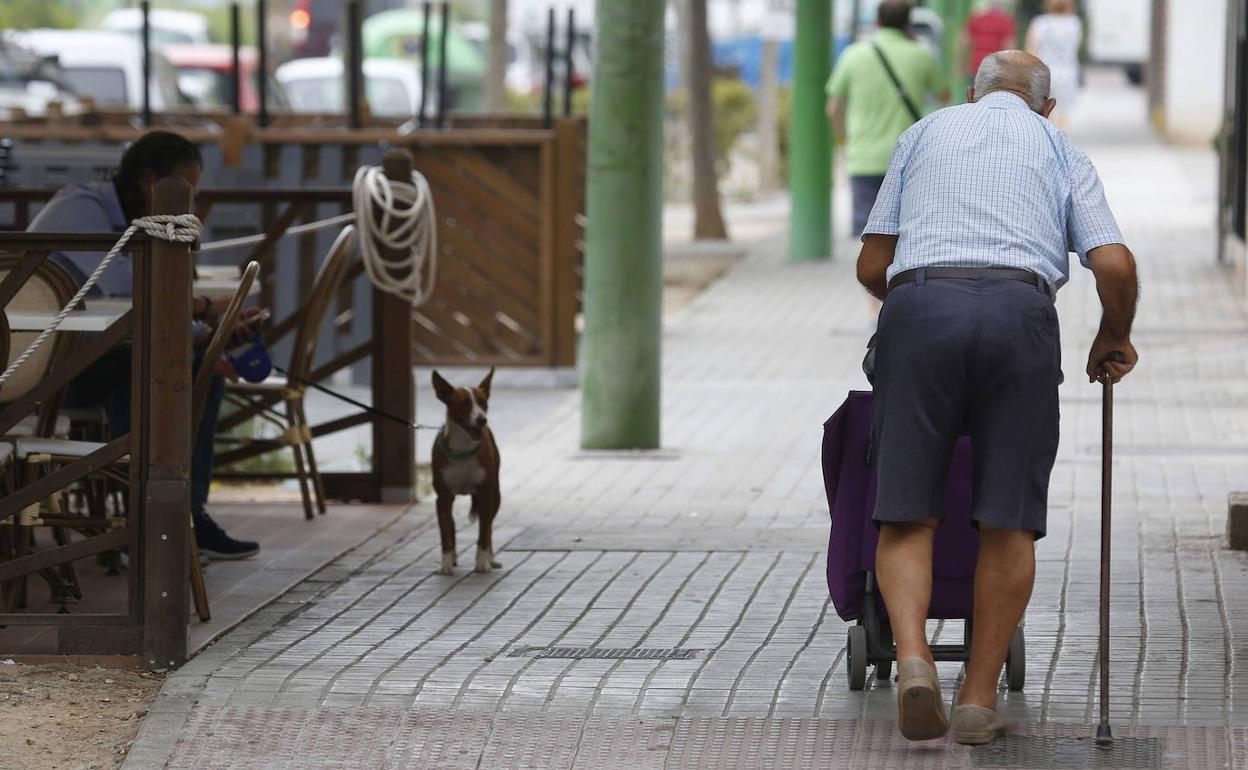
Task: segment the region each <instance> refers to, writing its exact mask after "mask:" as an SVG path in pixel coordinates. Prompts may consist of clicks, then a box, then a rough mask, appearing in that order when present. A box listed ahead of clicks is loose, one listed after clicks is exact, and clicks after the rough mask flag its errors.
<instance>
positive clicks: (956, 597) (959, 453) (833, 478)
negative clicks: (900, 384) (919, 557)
mask: <svg viewBox="0 0 1248 770" xmlns="http://www.w3.org/2000/svg"><path fill="white" fill-rule="evenodd" d="M870 453H871V393H870V392H869V391H850V394H849V398H847V399H846V400H845V403H844V404H842V405H841V408H840V409H838V410H836V413H835V414H833V415H832V417H830V418H829V419H828V421H827V422H826V423H824V425H823V483H824V487H825V489H826V490H827V494H828V508H829V510H830V512H831V514H832V531H831V534H830V535H829V537H828V592H829V593H830V594H831V595H832V604H833V605H834V606H835V607H836V614H838V615H840V616H841V619H842V620H857V619H858V618H859V617H860V616H861V614H862V601H863V595H864V593H865V591H866V580H867V572H868V571H874V570H875V546H876V543H877V542H878V541H879V531H878V530H877V529H876V526H875V522H873V521H872V520H871V516H872V511H874V510H875V466H874V465H873V464H872V462H871V460H872V458H871V455H870ZM978 555H979V533H978V531H977V530H976V529H975V527H974V526H972V525H971V442H970V439H969V438H966V437H963V438H961V439H959V440H958V443H957V445H956V446H955V447H954V451H953V457H952V458H951V460H950V464H949V480H948V482H947V484H946V486H945V511H944V521H943V522H942V523H941V526H940V529H938V530H937V532H936V545H935V554H934V557H933V561H932V602H931V606H930V607H929V609H928V615H927V616H928V617H929V618H933V619H963V620H965V619H967V618H970V617H971V611H972V608H973V606H974V592H973V579H974V575H975V560H976V558H977V557H978ZM880 604H881V611H882V612H883V613H885V616H887V615H886V612H887V610H885V609H884V607H883V601H881V602H880Z"/></svg>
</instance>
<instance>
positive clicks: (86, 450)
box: [5, 262, 260, 621]
mask: <svg viewBox="0 0 1248 770" xmlns="http://www.w3.org/2000/svg"><path fill="white" fill-rule="evenodd" d="M259 272H260V265H259V263H257V262H251V263H250V264H248V265H247V269H246V270H244V271H243V275H242V279H241V280H240V282H239V286H238V289H237V290H236V291H235V292H234V296H233V297H232V298H231V299H230V302H229V305H228V306H227V308H226V310H225V312H224V313H223V314H222V316H221V320H220V322H219V323H218V325H217V328H216V330H215V331H214V333H213V335H212V338H211V340H210V341H209V343H208V347H207V349H206V350H205V352H204V355H203V358H202V359H201V362H200V366H199V373H198V375H197V376H196V377H195V382H194V384H193V386H192V389H191V404H192V407H191V419H192V424H193V425H194V426H196V427H195V430H198V426H199V423H200V415H202V413H203V410H204V404H205V403H206V402H207V400H208V390H209V387H210V386H211V382H212V375H213V372H214V370H215V369H216V364H217V361H218V360H219V359H220V358H221V354H222V352H223V351H224V349H225V345H226V344H227V342H228V341H229V337H230V333H231V332H230V330H232V329H233V328H234V326H235V324H236V323H237V321H238V318H239V316H240V315H241V314H242V310H243V304H244V303H245V302H246V301H247V296H248V293H249V292H250V290H251V285H252V284H253V283H254V282H255V279H256V275H257V274H258V273H259ZM71 283H72V282H71ZM71 295H72V292H71ZM67 301H68V298H67ZM62 306H63V305H62ZM59 309H60V308H59V307H58V308H56V310H59ZM53 312H55V311H53ZM57 336H58V337H59V336H60V335H57ZM17 349H18V350H20V349H24V348H17ZM36 355H38V353H36ZM31 360H33V357H32V359H31ZM53 360H55V359H53ZM28 366H30V364H29V363H28V364H27V365H26V366H23V367H22V369H19V370H18V371H22V370H24V369H26V368H27V367H28ZM47 370H48V369H46V368H45V369H44V370H43V371H45V372H46V371H47ZM40 376H42V373H40ZM5 384H6V385H7V384H8V383H5ZM192 441H194V436H192ZM12 446H13V448H14V454H13V456H14V459H15V460H16V462H17V464H18V465H19V467H22V468H23V469H24V475H27V476H32V475H34V474H37V473H39V472H41V471H44V470H47V469H49V468H52V467H55V466H57V465H63V464H67V463H71V462H74V461H76V460H80V459H82V458H84V457H86V456H87V455H89V454H91V453H92V452H95V451H96V450H98V449H100V448H102V447H103V446H104V444H102V443H99V442H94V441H71V440H67V439H60V438H45V437H38V436H36V437H18V438H15V439H14V440H13V442H12ZM129 463H130V460H129V457H128V456H126V457H122V458H120V459H119V460H117V461H116V462H114V463H112V464H111V465H108V466H106V467H104V468H102V469H101V470H100V473H102V474H104V475H106V476H108V477H110V478H112V479H114V480H117V481H119V482H121V483H127V482H128V477H129ZM91 524H92V522H91V521H90V520H89V519H86V518H84V519H83V525H84V526H87V525H91ZM192 526H193V523H192ZM15 528H16V529H17V530H18V536H17V540H18V541H19V542H23V541H25V542H28V541H29V534H28V533H27V534H26V535H25V536H23V534H22V532H21V530H23V529H26V528H28V527H24V526H23V525H22V524H21V523H17V524H16V525H15ZM57 529H58V528H54V530H53V531H57ZM61 532H62V537H63V538H64V537H67V535H65V533H64V530H63V528H61ZM58 542H60V538H58ZM65 542H68V541H67V539H66V540H65ZM190 543H191V547H190V551H191V588H192V596H193V598H194V601H195V609H196V612H197V614H198V615H199V617H200V619H201V620H205V621H207V620H209V619H210V618H211V612H210V610H209V606H208V595H207V589H206V588H205V585H204V577H203V567H202V566H201V565H200V563H199V551H198V548H197V547H196V545H195V538H194V537H193V536H192V537H191V539H190ZM15 555H21V554H15ZM67 566H68V565H67ZM76 585H77V583H76V580H75V586H76ZM78 596H79V597H81V591H79V592H78Z"/></svg>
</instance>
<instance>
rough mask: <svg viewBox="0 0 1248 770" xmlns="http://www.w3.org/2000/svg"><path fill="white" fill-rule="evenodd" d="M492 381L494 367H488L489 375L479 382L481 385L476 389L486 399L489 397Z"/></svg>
mask: <svg viewBox="0 0 1248 770" xmlns="http://www.w3.org/2000/svg"><path fill="white" fill-rule="evenodd" d="M493 380H494V367H492V366H491V367H490V373H489V374H487V375H485V379H484V380H481V384H480V385H478V386H477V387H478V388H480V389H481V392H482V393H484V394H485V397H486V398H489V397H490V383H491V382H493Z"/></svg>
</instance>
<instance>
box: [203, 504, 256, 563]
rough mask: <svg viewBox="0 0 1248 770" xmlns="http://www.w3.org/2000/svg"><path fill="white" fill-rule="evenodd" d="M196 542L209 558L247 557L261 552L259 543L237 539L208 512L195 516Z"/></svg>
mask: <svg viewBox="0 0 1248 770" xmlns="http://www.w3.org/2000/svg"><path fill="white" fill-rule="evenodd" d="M195 543H196V545H198V546H199V553H200V554H201V555H203V556H207V557H208V558H209V559H246V558H247V557H249V556H255V555H256V554H258V553H260V544H259V543H253V542H251V541H250V540H235V539H234V538H232V537H230V536H229V535H227V534H225V530H223V529H221V527H220V525H218V524H217V523H216V522H215V521H213V520H212V517H211V516H209V515H208V514H207V513H200V514H197V515H196V516H195Z"/></svg>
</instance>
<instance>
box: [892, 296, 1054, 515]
mask: <svg viewBox="0 0 1248 770" xmlns="http://www.w3.org/2000/svg"><path fill="white" fill-rule="evenodd" d="M1061 376H1062V374H1061V343H1060V339H1059V333H1058V325H1057V310H1056V308H1055V307H1054V306H1053V300H1052V299H1050V298H1049V296H1048V295H1047V294H1045V293H1044V292H1043V291H1041V290H1040V289H1038V288H1036V287H1035V286H1031V285H1029V284H1026V283H1023V282H1022V281H1015V280H1009V279H1001V278H985V279H946V278H941V279H932V280H923V281H921V282H915V283H905V284H901V285H899V286H897V287H896V288H894V289H892V290H891V291H890V292H889V293H888V299H887V300H885V302H884V307H883V308H882V309H881V311H880V321H879V328H878V331H877V334H876V349H875V383H874V384H875V398H874V407H873V412H872V441H873V443H874V447H875V456H876V461H875V462H876V474H877V481H878V494H877V497H876V504H875V520H876V521H877V522H904V521H917V520H921V519H925V518H928V517H933V516H935V517H939V516H941V513H942V507H943V502H942V501H943V500H944V489H945V478H946V476H947V475H948V472H949V459H950V454H951V452H952V450H953V445H954V442H955V441H956V440H957V438H958V437H959V436H961V435H969V436H970V437H971V446H972V453H973V457H974V459H973V482H972V490H973V498H972V504H971V518H972V519H974V520H975V521H976V522H982V523H986V524H988V525H990V526H992V527H996V528H998V529H1006V530H1028V531H1031V532H1034V533H1035V536H1036V538H1037V539H1039V538H1041V537H1043V536H1044V533H1045V528H1046V527H1045V519H1046V513H1047V508H1048V494H1049V475H1050V474H1051V473H1052V471H1053V461H1054V459H1055V458H1056V456H1057V442H1058V401H1057V386H1058V384H1059V383H1060V382H1061Z"/></svg>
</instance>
